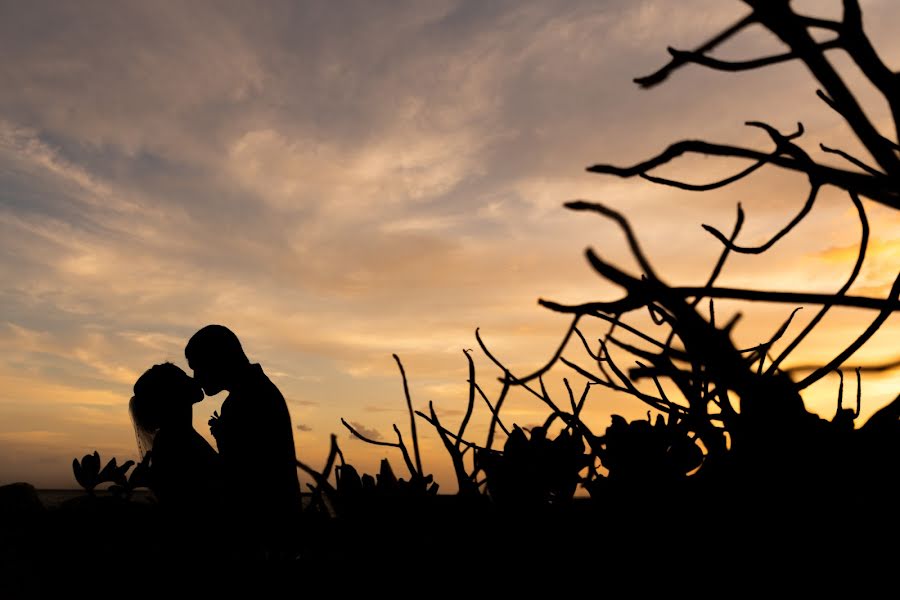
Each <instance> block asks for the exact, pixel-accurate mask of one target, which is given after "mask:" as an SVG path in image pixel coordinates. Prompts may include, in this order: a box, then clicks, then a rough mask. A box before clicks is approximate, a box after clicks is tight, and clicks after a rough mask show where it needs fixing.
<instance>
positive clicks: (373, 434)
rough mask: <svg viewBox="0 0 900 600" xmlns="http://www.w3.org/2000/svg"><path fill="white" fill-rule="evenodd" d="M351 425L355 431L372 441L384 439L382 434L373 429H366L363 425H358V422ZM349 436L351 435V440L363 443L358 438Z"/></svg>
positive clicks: (351, 422) (352, 422)
mask: <svg viewBox="0 0 900 600" xmlns="http://www.w3.org/2000/svg"><path fill="white" fill-rule="evenodd" d="M349 423H350V426H351V427H353V429H355V430H356V431H357V432H359V433H360V435H362V436H364V437H367V438H369V439H370V440H376V441H380V440H382V439H383V438H384V436H382V435H381V432H380V431H378V430H377V429H375V428H373V427H366V426H365V425H363V424H362V423H358V422H356V421H349ZM349 435H350V439H353V440H357V441H362V440H360V439H359V438H358V437H356V436H355V435H353V434H352V433H351V434H349Z"/></svg>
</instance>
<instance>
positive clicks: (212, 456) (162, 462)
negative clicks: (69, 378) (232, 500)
mask: <svg viewBox="0 0 900 600" xmlns="http://www.w3.org/2000/svg"><path fill="white" fill-rule="evenodd" d="M203 397H204V396H203V390H202V389H201V388H200V386H199V385H198V384H197V383H196V382H195V381H194V380H193V379H192V378H191V377H190V376H188V374H187V373H185V372H184V371H182V370H181V369H180V368H179V367H177V366H176V365H174V364H172V363H164V364H159V365H154V366H153V367H151V368H150V369H148V370H147V371H146V372H145V373H144V374H143V375H141V376H140V377H139V378H138V380H137V381H136V382H135V384H134V396H133V397H132V398H131V401H130V402H129V410H130V412H131V418H132V420H133V421H134V428H135V433H136V435H137V442H138V449H139V451H140V453H141V459H142V461H147V460H149V476H148V479H149V486H150V489H151V490H152V491H153V493H154V495H155V496H156V498H157V500H158V501H159V504H160V506H161V507H164V508H165V509H166V511H167V513H168V514H169V515H170V516H171V517H180V518H188V519H190V520H194V519H193V518H192V517H196V519H197V520H200V521H204V520H206V519H207V518H208V517H209V516H210V511H211V510H216V507H218V506H219V505H220V504H221V503H222V494H223V486H222V469H221V464H220V460H219V455H218V454H217V453H216V451H215V450H213V448H212V446H210V445H209V443H208V442H207V441H206V440H205V439H204V438H203V436H201V435H200V434H199V433H197V431H196V430H195V429H194V427H193V425H192V423H191V407H192V405H193V404H195V403H197V402H199V401H201V400H203ZM148 455H149V456H148Z"/></svg>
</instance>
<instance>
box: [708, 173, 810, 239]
mask: <svg viewBox="0 0 900 600" xmlns="http://www.w3.org/2000/svg"><path fill="white" fill-rule="evenodd" d="M818 193H819V186H817V185H813V186H812V188H811V189H810V191H809V195H808V196H807V198H806V202H805V203H804V204H803V207H802V208H801V209H800V212H798V213H797V214H796V216H794V218H793V219H791V221H790V222H789V223H788V224H787V225H785V226H784V227H783V228H781V230H779V231H778V233H776V234H775V235H774V236H772V237H771V238H770V239H769V241H768V242H766V243H764V244H762V245H761V246H738V245H736V244H734V243H733V242H732V241H731V240H729V239H728V238H726V237H725V236H724V235H722V232H720V231H719V230H718V229H716V228H715V227H712V226H710V225H703V229H705V230H706V231H708V232H710V233H711V234H712V235H713V236H714V237H715V238H716V239H717V240H719V241H720V242H722V244H723V245H724V246H725V247H726V248H728V249H730V250H732V251H733V252H738V253H740V254H762V253H763V252H765V251H766V250H768V249H769V248H771V247H772V246H774V245H775V243H776V242H778V240H780V239H781V238H783V237H784V236H786V235H787V234H788V233H789V232H790V231H791V230H792V229H793V228H794V227H796V226H797V224H799V223H800V221H802V220H803V219H804V218H805V217H806V215H808V214H809V211H810V210H812V207H813V205H814V204H815V202H816V196H817V195H818Z"/></svg>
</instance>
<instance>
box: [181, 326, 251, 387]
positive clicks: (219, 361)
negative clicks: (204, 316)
mask: <svg viewBox="0 0 900 600" xmlns="http://www.w3.org/2000/svg"><path fill="white" fill-rule="evenodd" d="M184 355H185V357H186V358H187V361H188V365H189V366H190V367H191V369H193V370H194V379H195V380H196V381H197V383H199V384H200V387H202V388H203V391H204V392H206V394H207V395H208V396H212V395H215V394H218V393H219V392H221V391H222V390H227V389H230V388H231V385H232V383H233V381H234V376H235V374H236V373H239V372H241V371H242V370H243V369H242V367H246V366H247V365H248V364H249V363H250V361H249V360H248V359H247V355H246V354H244V349H243V348H242V347H241V342H240V341H239V340H238V338H237V336H236V335H234V333H233V332H232V331H231V330H230V329H228V328H227V327H224V326H222V325H207V326H206V327H204V328H203V329H201V330H200V331H198V332H197V333H195V334H194V335H193V336H192V337H191V339H190V341H188V343H187V346H186V347H185V349H184Z"/></svg>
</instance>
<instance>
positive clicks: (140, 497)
mask: <svg viewBox="0 0 900 600" xmlns="http://www.w3.org/2000/svg"><path fill="white" fill-rule="evenodd" d="M37 493H38V498H40V499H41V503H42V504H43V505H44V507H45V508H59V506H60V505H62V503H63V502H65V501H66V500H71V499H72V498H78V497H79V496H84V495H85V494H86V493H87V492H85V491H84V490H81V489H78V490H38V491H37ZM94 494H95V495H97V496H100V497H103V496H109V495H110V493H109V492H108V491H107V490H105V489H103V490H96V491H95V492H94ZM309 498H310V495H309V494H308V493H304V494H303V498H302V502H303V506H306V505H307V504H308V503H309ZM131 500H132V501H134V502H146V503H153V502H156V498H154V497H153V494H152V493H151V492H150V491H149V490H146V489H140V490H135V491H134V492H132V494H131Z"/></svg>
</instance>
